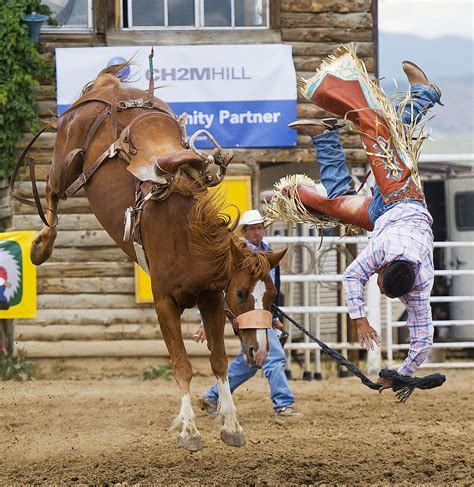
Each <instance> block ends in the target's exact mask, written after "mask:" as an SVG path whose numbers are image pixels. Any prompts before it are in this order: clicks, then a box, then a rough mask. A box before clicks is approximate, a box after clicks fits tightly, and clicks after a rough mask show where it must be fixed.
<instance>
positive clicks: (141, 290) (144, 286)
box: [135, 176, 252, 303]
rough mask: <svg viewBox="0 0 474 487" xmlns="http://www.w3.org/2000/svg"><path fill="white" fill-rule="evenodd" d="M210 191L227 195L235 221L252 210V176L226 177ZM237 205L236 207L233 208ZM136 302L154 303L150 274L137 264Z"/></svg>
mask: <svg viewBox="0 0 474 487" xmlns="http://www.w3.org/2000/svg"><path fill="white" fill-rule="evenodd" d="M210 191H219V192H222V193H223V194H225V201H226V202H227V203H228V204H229V205H230V206H229V207H227V208H226V209H225V211H226V213H228V214H229V215H230V216H231V217H232V218H233V221H234V220H235V219H236V218H237V216H238V211H237V209H236V208H235V207H237V208H238V209H239V210H240V213H243V212H244V211H247V210H250V209H251V208H252V180H251V178H250V176H226V178H225V179H224V181H222V183H221V184H219V186H216V187H215V188H211V189H210ZM232 205H235V206H232ZM135 301H136V302H137V303H152V302H153V293H152V291H151V281H150V277H149V276H148V274H147V273H146V272H145V271H144V270H143V269H142V268H141V267H140V266H138V265H136V264H135Z"/></svg>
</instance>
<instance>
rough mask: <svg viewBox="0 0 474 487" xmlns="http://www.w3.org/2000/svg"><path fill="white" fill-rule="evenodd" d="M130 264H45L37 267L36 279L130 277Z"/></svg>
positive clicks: (131, 271)
mask: <svg viewBox="0 0 474 487" xmlns="http://www.w3.org/2000/svg"><path fill="white" fill-rule="evenodd" d="M133 272H134V271H133V264H132V262H127V263H124V262H67V263H64V262H45V263H44V264H42V265H41V266H39V267H38V277H39V278H40V279H46V278H47V279H49V278H50V277H101V276H104V277H112V276H121V277H130V276H133Z"/></svg>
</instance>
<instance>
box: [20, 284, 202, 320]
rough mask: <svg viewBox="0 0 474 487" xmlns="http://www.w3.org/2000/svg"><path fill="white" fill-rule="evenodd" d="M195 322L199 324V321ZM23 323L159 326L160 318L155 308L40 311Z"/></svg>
mask: <svg viewBox="0 0 474 487" xmlns="http://www.w3.org/2000/svg"><path fill="white" fill-rule="evenodd" d="M119 279H120V278H119ZM183 321H185V320H183ZM193 321H196V322H197V320H193ZM21 322H22V324H23V325H67V324H69V323H71V324H72V323H74V324H76V325H84V326H88V325H97V324H101V325H117V324H123V323H132V324H142V323H148V324H151V323H152V324H157V323H158V318H157V316H156V313H155V310H154V309H153V308H122V309H117V308H111V309H107V308H95V309H88V308H74V309H38V313H37V315H36V318H25V319H22V320H21Z"/></svg>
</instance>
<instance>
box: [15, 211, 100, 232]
mask: <svg viewBox="0 0 474 487" xmlns="http://www.w3.org/2000/svg"><path fill="white" fill-rule="evenodd" d="M42 225H43V224H42V222H41V219H40V217H39V216H38V215H14V216H13V218H12V229H13V230H31V229H32V228H36V229H37V228H41V227H42ZM63 230H102V225H101V224H100V223H99V221H98V220H97V218H96V217H95V215H92V214H85V213H82V214H81V213H79V214H71V215H61V218H60V221H59V224H58V231H59V232H61V231H63Z"/></svg>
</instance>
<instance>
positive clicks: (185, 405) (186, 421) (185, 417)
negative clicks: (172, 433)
mask: <svg viewBox="0 0 474 487" xmlns="http://www.w3.org/2000/svg"><path fill="white" fill-rule="evenodd" d="M194 420H195V415H194V411H193V407H192V405H191V396H190V395H189V394H185V395H184V396H182V397H181V409H180V410H179V414H178V416H176V418H175V420H174V421H173V424H172V425H171V429H181V431H180V433H179V436H181V437H182V438H193V437H196V436H200V434H199V431H198V429H197V428H196V423H195V422H194Z"/></svg>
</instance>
